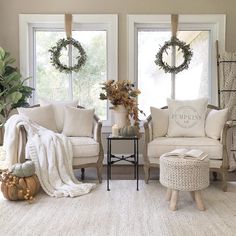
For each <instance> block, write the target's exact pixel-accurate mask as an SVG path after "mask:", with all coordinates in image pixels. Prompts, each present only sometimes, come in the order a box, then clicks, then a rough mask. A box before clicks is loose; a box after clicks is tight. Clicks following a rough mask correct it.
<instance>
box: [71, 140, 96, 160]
mask: <svg viewBox="0 0 236 236" xmlns="http://www.w3.org/2000/svg"><path fill="white" fill-rule="evenodd" d="M68 138H69V140H70V141H71V144H72V150H73V157H92V156H98V155H99V143H98V142H96V141H95V140H94V139H93V138H90V137H68Z"/></svg>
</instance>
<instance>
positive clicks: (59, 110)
mask: <svg viewBox="0 0 236 236" xmlns="http://www.w3.org/2000/svg"><path fill="white" fill-rule="evenodd" d="M39 103H40V105H41V106H45V105H49V104H51V105H52V108H53V111H54V115H55V120H56V126H57V130H58V132H60V133H61V132H62V130H63V124H64V116H65V115H64V108H65V106H71V107H76V106H77V104H78V100H75V101H72V102H56V101H52V100H49V99H45V98H39Z"/></svg>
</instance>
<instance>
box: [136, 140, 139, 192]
mask: <svg viewBox="0 0 236 236" xmlns="http://www.w3.org/2000/svg"><path fill="white" fill-rule="evenodd" d="M136 141H137V145H136V155H137V157H136V166H137V171H136V172H137V175H136V178H137V191H138V190H139V187H138V181H139V153H138V140H136Z"/></svg>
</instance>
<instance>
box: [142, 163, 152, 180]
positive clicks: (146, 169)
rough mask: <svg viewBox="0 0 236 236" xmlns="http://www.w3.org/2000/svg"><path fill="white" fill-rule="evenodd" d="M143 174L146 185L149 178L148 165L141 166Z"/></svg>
mask: <svg viewBox="0 0 236 236" xmlns="http://www.w3.org/2000/svg"><path fill="white" fill-rule="evenodd" d="M143 169H144V174H145V183H146V184H148V181H149V178H150V167H149V166H148V165H144V166H143Z"/></svg>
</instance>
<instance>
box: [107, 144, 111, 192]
mask: <svg viewBox="0 0 236 236" xmlns="http://www.w3.org/2000/svg"><path fill="white" fill-rule="evenodd" d="M110 153H111V152H110V140H108V141H107V191H110V188H109V179H110V172H109V166H110V163H109V162H110V161H109V159H110Z"/></svg>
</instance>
